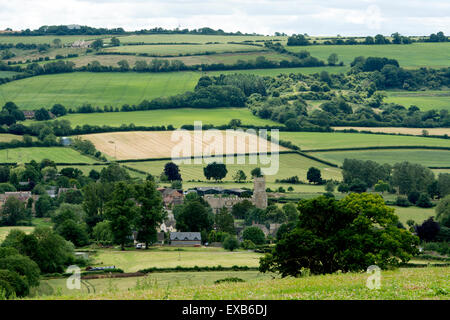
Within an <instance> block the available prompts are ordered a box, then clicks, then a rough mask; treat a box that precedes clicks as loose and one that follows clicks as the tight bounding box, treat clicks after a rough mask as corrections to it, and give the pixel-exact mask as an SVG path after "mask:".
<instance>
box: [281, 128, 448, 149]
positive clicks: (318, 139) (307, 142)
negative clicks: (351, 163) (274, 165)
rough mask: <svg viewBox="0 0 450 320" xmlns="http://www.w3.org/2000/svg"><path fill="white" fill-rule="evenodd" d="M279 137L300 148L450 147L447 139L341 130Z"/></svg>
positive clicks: (282, 133) (290, 133) (284, 133)
mask: <svg viewBox="0 0 450 320" xmlns="http://www.w3.org/2000/svg"><path fill="white" fill-rule="evenodd" d="M280 139H281V140H287V141H291V142H292V143H293V144H294V145H297V146H299V147H300V148H301V149H302V150H317V149H339V148H364V147H381V146H382V147H387V146H438V147H450V140H447V139H438V138H424V137H412V136H395V135H381V134H364V133H343V132H280Z"/></svg>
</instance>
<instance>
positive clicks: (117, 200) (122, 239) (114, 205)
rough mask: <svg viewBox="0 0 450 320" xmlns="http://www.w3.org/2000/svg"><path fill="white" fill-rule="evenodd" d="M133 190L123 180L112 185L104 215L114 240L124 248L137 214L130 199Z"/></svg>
mask: <svg viewBox="0 0 450 320" xmlns="http://www.w3.org/2000/svg"><path fill="white" fill-rule="evenodd" d="M132 196H133V190H132V189H131V186H130V185H128V184H126V183H125V182H118V183H117V184H116V185H115V187H114V192H113V194H112V199H111V200H110V201H109V202H108V203H106V207H105V216H106V218H107V219H108V220H109V221H110V226H111V231H112V234H113V238H114V242H115V243H116V244H120V248H121V249H122V250H125V244H126V243H127V242H128V240H129V237H130V236H131V231H132V227H133V225H134V222H135V218H136V214H137V210H138V209H137V205H136V203H135V202H134V200H133V199H132Z"/></svg>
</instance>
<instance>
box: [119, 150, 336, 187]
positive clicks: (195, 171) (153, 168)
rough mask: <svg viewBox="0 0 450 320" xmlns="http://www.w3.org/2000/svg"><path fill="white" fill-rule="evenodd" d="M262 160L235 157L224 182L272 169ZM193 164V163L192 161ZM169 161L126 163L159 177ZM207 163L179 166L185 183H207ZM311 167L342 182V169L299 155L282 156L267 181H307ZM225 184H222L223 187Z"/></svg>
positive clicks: (274, 163) (323, 175) (228, 166)
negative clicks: (241, 174)
mask: <svg viewBox="0 0 450 320" xmlns="http://www.w3.org/2000/svg"><path fill="white" fill-rule="evenodd" d="M272 159H273V164H272V165H273V166H274V167H276V158H272ZM206 160H208V162H210V161H213V159H206ZM260 160H261V159H260V158H259V157H258V159H257V163H255V164H252V163H250V161H249V158H248V156H246V157H245V158H244V157H235V161H234V164H227V163H226V165H227V170H228V174H227V176H226V177H225V178H224V182H230V181H233V180H232V177H233V175H234V174H235V172H236V171H237V170H240V169H241V170H243V171H244V172H245V174H246V175H247V177H250V171H251V170H253V169H254V168H255V167H261V168H269V167H271V163H269V164H263V163H261V161H260ZM237 161H242V162H244V163H243V164H238V163H237ZM192 162H193V161H192ZM166 163H167V161H144V162H131V163H126V165H127V166H128V167H131V168H135V169H138V170H142V171H145V172H149V173H151V174H152V175H157V176H159V175H160V174H161V172H162V171H163V169H164V165H165V164H166ZM206 163H207V162H206V161H205V162H204V163H201V164H195V163H181V164H179V167H180V173H181V177H182V178H183V181H188V180H194V181H197V180H201V181H205V180H206V178H205V177H204V175H203V168H204V167H205V165H206ZM310 167H316V168H318V169H320V170H321V171H322V177H323V178H324V179H335V180H341V179H342V175H341V172H340V169H338V168H333V167H329V166H327V165H325V164H322V163H319V162H317V161H314V160H311V159H308V158H305V157H303V156H300V155H298V154H280V156H279V167H278V168H279V170H278V173H277V174H276V175H266V181H267V182H268V183H272V182H275V180H276V179H285V178H289V177H292V176H298V177H299V179H300V180H303V181H306V172H307V171H308V169H309V168H310ZM222 185H223V183H220V186H222Z"/></svg>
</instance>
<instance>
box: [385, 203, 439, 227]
mask: <svg viewBox="0 0 450 320" xmlns="http://www.w3.org/2000/svg"><path fill="white" fill-rule="evenodd" d="M391 208H394V209H395V214H396V215H397V216H398V218H399V220H400V222H401V223H402V224H403V225H404V226H405V228H407V227H408V226H407V224H406V222H407V221H408V220H414V222H415V223H417V224H422V222H424V221H425V220H426V219H428V218H429V217H431V216H434V217H435V216H436V213H435V211H434V208H419V207H414V206H411V207H397V206H391Z"/></svg>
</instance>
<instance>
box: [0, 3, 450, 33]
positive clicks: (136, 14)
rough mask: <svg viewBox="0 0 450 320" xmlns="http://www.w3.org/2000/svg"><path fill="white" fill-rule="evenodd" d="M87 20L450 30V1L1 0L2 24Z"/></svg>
mask: <svg viewBox="0 0 450 320" xmlns="http://www.w3.org/2000/svg"><path fill="white" fill-rule="evenodd" d="M60 24H82V25H89V26H94V27H108V28H113V27H123V28H125V29H126V30H137V29H148V28H152V27H157V26H160V27H164V28H175V27H178V26H181V27H182V28H199V27H205V26H209V27H212V28H215V29H218V28H220V29H223V30H225V31H237V30H240V31H242V32H249V33H252V32H256V33H261V34H272V33H274V32H275V31H280V32H286V33H308V34H311V35H336V34H342V35H367V34H376V33H383V34H391V33H393V32H396V31H398V32H400V33H402V34H405V35H417V34H422V35H423V34H429V33H431V32H437V31H444V32H445V33H447V34H450V2H449V1H448V0H429V1H420V0H410V1H408V0H400V1H395V2H394V1H392V0H363V1H361V0H359V1H357V0H343V1H339V2H338V1H332V0H316V1H314V0H303V1H295V0H278V1H275V0H273V1H271V0H256V1H255V0H253V1H250V0H221V1H219V0H209V1H196V0H168V1H164V0H123V1H120V0H100V1H98V0H97V1H93V0H64V1H61V0H41V1H35V0H16V1H11V0H0V29H5V28H7V27H10V28H13V29H15V30H21V29H26V28H30V29H36V28H38V27H40V26H42V25H60Z"/></svg>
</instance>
